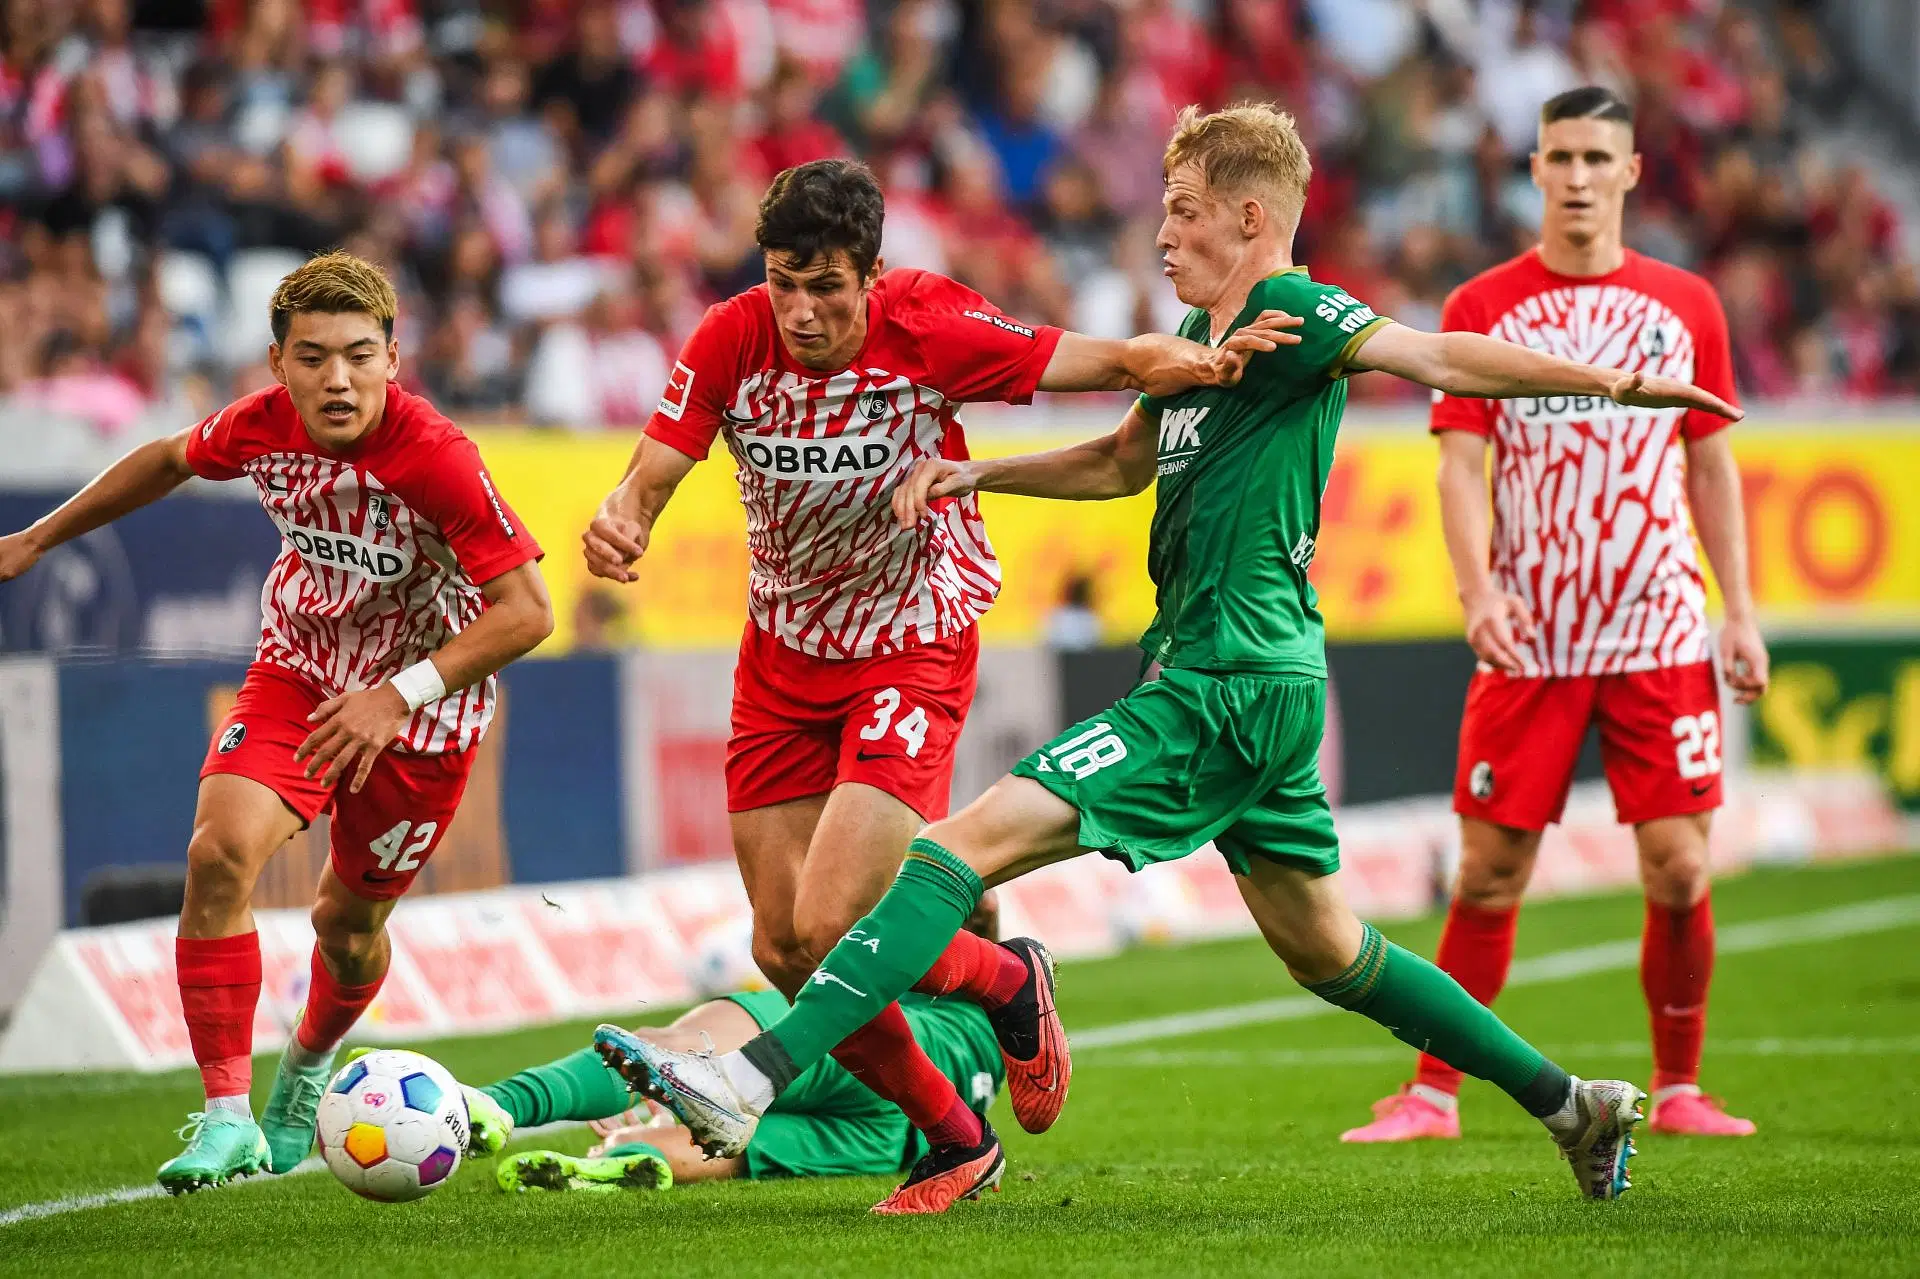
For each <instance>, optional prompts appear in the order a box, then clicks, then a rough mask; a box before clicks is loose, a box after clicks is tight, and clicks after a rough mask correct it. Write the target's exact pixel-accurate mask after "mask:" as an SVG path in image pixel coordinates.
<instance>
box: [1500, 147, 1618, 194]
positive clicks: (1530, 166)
mask: <svg viewBox="0 0 1920 1279" xmlns="http://www.w3.org/2000/svg"><path fill="white" fill-rule="evenodd" d="M1634 158H1635V159H1636V160H1637V159H1638V158H1639V157H1638V156H1635V157H1634ZM1527 172H1528V173H1530V174H1531V175H1533V185H1534V186H1536V187H1538V188H1539V189H1540V190H1542V191H1544V190H1546V189H1547V188H1546V184H1545V183H1543V182H1542V181H1541V180H1540V153H1539V152H1538V151H1529V152H1527Z"/></svg>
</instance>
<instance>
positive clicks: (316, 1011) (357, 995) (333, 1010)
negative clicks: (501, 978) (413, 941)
mask: <svg viewBox="0 0 1920 1279" xmlns="http://www.w3.org/2000/svg"><path fill="white" fill-rule="evenodd" d="M385 955H386V950H385V947H384V946H383V947H382V948H381V956H382V958H381V962H380V963H379V964H378V966H377V967H376V968H375V969H374V971H373V973H372V974H371V975H368V974H366V973H364V972H359V973H355V974H354V976H355V977H358V978H361V980H358V981H342V980H341V979H340V978H339V977H338V976H336V975H335V974H334V972H333V969H332V968H331V967H329V966H328V963H327V957H326V955H325V954H324V953H323V951H322V950H321V947H320V944H319V943H317V942H316V943H315V944H314V947H313V958H312V960H311V961H310V962H309V964H308V972H309V977H308V981H307V1006H306V1008H305V1010H304V1011H303V1012H302V1013H301V1014H300V1025H299V1026H298V1027H297V1028H295V1030H294V1032H293V1042H292V1043H291V1044H289V1045H287V1053H288V1055H289V1057H290V1058H293V1059H294V1060H296V1061H297V1062H301V1061H304V1062H322V1061H330V1060H331V1059H332V1057H333V1052H334V1049H336V1048H338V1047H339V1046H340V1041H341V1040H343V1039H345V1038H346V1037H347V1032H348V1031H349V1030H352V1029H353V1025H354V1023H355V1022H357V1021H359V1020H360V1015H361V1014H362V1013H364V1012H366V1010H367V1006H368V1005H369V1004H371V1003H373V1000H374V996H376V995H378V994H379V993H380V987H381V984H382V983H384V982H385V981H386V979H387V965H386V961H385Z"/></svg>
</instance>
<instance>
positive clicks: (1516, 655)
mask: <svg viewBox="0 0 1920 1279" xmlns="http://www.w3.org/2000/svg"><path fill="white" fill-rule="evenodd" d="M1462 604H1463V605H1464V607H1465V609H1466V614H1467V643H1469V644H1471V645H1472V646H1473V651H1474V654H1475V655H1476V656H1477V657H1479V659H1480V660H1481V661H1483V662H1485V663H1486V664H1487V665H1489V666H1491V667H1493V668H1494V669H1495V670H1497V671H1500V672H1502V673H1503V674H1507V675H1524V674H1525V673H1526V660H1525V658H1524V657H1523V656H1522V654H1521V652H1520V645H1521V644H1531V643H1533V615H1532V614H1531V613H1529V612H1528V611H1527V602H1526V601H1525V600H1523V599H1521V598H1520V597H1519V596H1518V595H1513V594H1510V593H1508V592H1506V591H1501V590H1494V589H1491V588H1489V589H1488V590H1485V591H1482V592H1480V593H1479V594H1477V595H1473V596H1470V597H1468V598H1467V599H1465V600H1463V601H1462Z"/></svg>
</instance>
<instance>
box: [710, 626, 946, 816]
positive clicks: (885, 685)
mask: <svg viewBox="0 0 1920 1279" xmlns="http://www.w3.org/2000/svg"><path fill="white" fill-rule="evenodd" d="M979 657H980V634H979V631H978V629H977V628H975V627H971V626H969V627H968V628H967V629H966V630H965V631H963V632H961V633H960V634H958V635H952V636H949V637H948V638H946V639H943V640H939V641H937V642H935V643H932V644H922V645H920V646H919V647H918V648H910V649H906V650H904V651H902V652H898V653H887V654H885V655H882V656H878V657H860V658H853V659H851V660H843V661H833V660H830V659H828V658H824V657H814V656H812V655H811V654H807V653H802V652H800V651H799V650H798V649H793V648H789V647H787V646H786V645H785V644H783V643H781V642H780V640H779V639H778V638H776V637H775V636H773V635H770V634H768V633H767V632H765V631H763V630H761V629H760V628H759V627H757V626H755V625H753V623H751V622H749V623H747V633H746V635H745V636H744V637H742V639H741V641H740V664H739V665H738V666H737V667H735V668H734V673H733V736H732V738H731V739H729V741H728V742H727V811H728V812H730V813H739V812H745V811H746V810H747V809H750V808H765V807H766V806H767V805H769V804H784V803H786V802H787V801H788V800H794V799H802V798H804V797H806V796H808V795H821V794H825V793H826V792H827V791H830V790H832V789H833V788H834V787H835V786H838V785H839V784H840V783H841V782H861V783H863V784H865V785H868V786H872V787H874V788H875V789H877V790H883V791H885V792H886V793H887V794H889V795H892V796H893V797H894V798H895V799H898V800H899V801H900V802H901V803H903V804H905V805H906V806H907V807H908V808H911V809H912V810H913V811H914V812H916V813H918V814H920V816H922V817H924V818H926V819H927V820H928V821H934V820H937V819H938V818H941V817H945V816H946V815H947V804H948V801H949V799H950V792H951V791H952V789H953V747H954V743H955V742H956V741H958V740H959V737H960V726H961V724H963V723H965V722H966V718H967V708H968V707H970V706H971V705H972V704H973V687H974V678H975V673H976V667H977V665H978V662H979Z"/></svg>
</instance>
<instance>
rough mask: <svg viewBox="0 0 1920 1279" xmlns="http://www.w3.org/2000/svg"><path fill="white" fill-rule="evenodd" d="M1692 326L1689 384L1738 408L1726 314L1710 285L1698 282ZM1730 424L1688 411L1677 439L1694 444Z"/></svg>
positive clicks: (1717, 294)
mask: <svg viewBox="0 0 1920 1279" xmlns="http://www.w3.org/2000/svg"><path fill="white" fill-rule="evenodd" d="M1694 320H1695V321H1696V322H1695V324H1694V326H1693V384H1694V385H1695V386H1697V387H1699V388H1701V389H1702V390H1705V391H1712V392H1713V393H1714V394H1715V395H1717V396H1719V397H1720V398H1721V399H1723V400H1725V401H1726V402H1727V403H1729V404H1732V405H1734V406H1736V407H1738V405H1739V403H1740V400H1739V393H1738V391H1737V390H1736V388H1735V387H1734V385H1733V342H1732V340H1731V339H1730V338H1729V337H1728V336H1727V312H1726V309H1725V308H1724V307H1722V306H1721V305H1720V295H1719V293H1717V292H1716V291H1715V290H1714V287H1713V286H1712V285H1711V284H1708V283H1707V282H1706V281H1705V280H1702V281H1700V299H1699V302H1698V304H1697V305H1696V307H1695V313H1694ZM1732 425H1733V423H1731V422H1729V421H1727V419H1725V418H1723V417H1719V416H1717V415H1715V414H1712V413H1708V412H1706V411H1705V410H1704V409H1692V410H1690V411H1689V412H1688V413H1687V415H1686V416H1685V417H1684V418H1682V419H1681V420H1680V435H1681V437H1682V438H1684V439H1689V440H1698V439H1702V438H1704V437H1706V436H1709V435H1712V434H1713V433H1714V432H1715V431H1723V430H1725V429H1726V428H1727V427H1729V426H1732Z"/></svg>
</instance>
